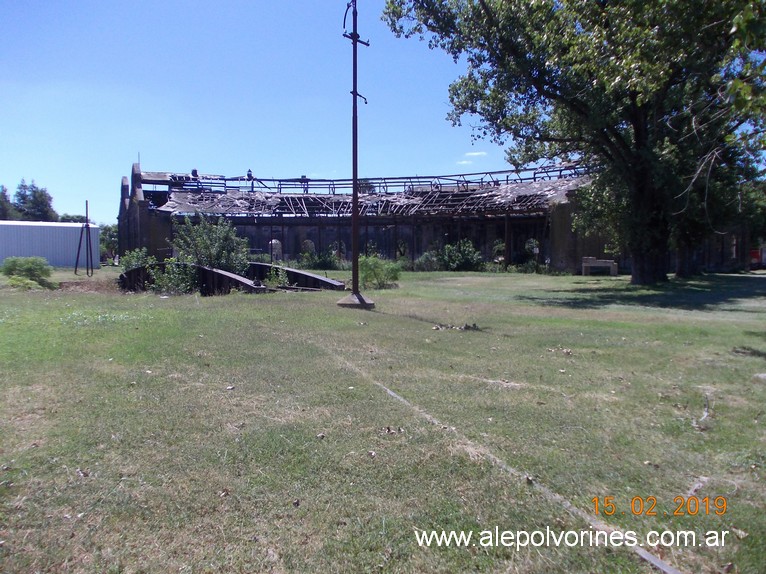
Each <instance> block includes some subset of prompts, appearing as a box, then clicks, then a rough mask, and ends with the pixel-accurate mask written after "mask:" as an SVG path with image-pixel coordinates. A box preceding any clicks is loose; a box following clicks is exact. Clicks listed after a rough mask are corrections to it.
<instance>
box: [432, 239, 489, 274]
mask: <svg viewBox="0 0 766 574" xmlns="http://www.w3.org/2000/svg"><path fill="white" fill-rule="evenodd" d="M440 255H441V263H442V266H443V267H444V269H445V270H446V271H481V270H483V269H484V260H483V259H482V257H481V252H480V251H478V250H477V249H476V248H475V247H474V246H473V242H471V240H470V239H461V240H460V241H458V242H457V243H454V244H448V245H445V246H444V249H442V252H441V254H440Z"/></svg>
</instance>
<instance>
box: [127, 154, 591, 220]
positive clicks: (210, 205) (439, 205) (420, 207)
mask: <svg viewBox="0 0 766 574" xmlns="http://www.w3.org/2000/svg"><path fill="white" fill-rule="evenodd" d="M588 179H589V176H588V170H587V169H586V168H585V167H584V166H582V165H579V164H566V165H555V166H547V167H541V168H537V169H534V170H532V169H530V170H524V171H497V172H485V173H469V174H459V175H447V176H412V177H393V178H391V177H389V178H371V179H363V180H360V189H359V209H360V215H362V216H372V217H374V216H382V217H385V216H388V217H397V216H402V217H407V216H461V215H500V214H511V215H512V214H525V215H526V214H532V213H543V212H545V211H546V210H547V209H548V208H549V207H550V205H551V204H553V203H559V202H564V201H566V197H567V193H569V192H570V191H573V190H575V189H577V188H579V187H582V186H583V185H585V183H586V182H587V181H588ZM141 184H142V187H143V192H144V194H145V195H146V196H147V197H148V198H149V199H150V201H151V204H152V207H151V208H152V209H154V210H157V211H159V212H163V213H169V214H171V215H174V216H182V215H192V214H196V213H202V214H208V215H222V216H229V217H233V216H238V217H309V218H312V217H350V216H351V208H352V205H351V190H352V180H350V179H341V180H328V179H311V178H307V177H305V176H302V177H299V178H292V179H260V178H254V177H252V175H250V173H249V172H248V175H246V176H238V177H224V176H217V175H201V174H198V173H197V171H196V170H194V171H192V173H191V174H177V173H166V172H141Z"/></svg>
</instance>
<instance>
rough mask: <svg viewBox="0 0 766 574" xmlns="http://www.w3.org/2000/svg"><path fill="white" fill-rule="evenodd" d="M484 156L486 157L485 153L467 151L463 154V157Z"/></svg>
mask: <svg viewBox="0 0 766 574" xmlns="http://www.w3.org/2000/svg"><path fill="white" fill-rule="evenodd" d="M485 155H487V152H485V151H469V152H468V153H467V154H465V157H483V156H485Z"/></svg>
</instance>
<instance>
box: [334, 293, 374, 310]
mask: <svg viewBox="0 0 766 574" xmlns="http://www.w3.org/2000/svg"><path fill="white" fill-rule="evenodd" d="M338 306H339V307H356V308H357V309H374V308H375V302H374V301H373V300H372V299H367V298H366V297H364V296H363V295H362V294H361V293H351V294H350V295H347V296H345V297H344V298H343V299H341V300H340V301H338Z"/></svg>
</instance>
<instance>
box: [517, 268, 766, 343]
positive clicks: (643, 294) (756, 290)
mask: <svg viewBox="0 0 766 574" xmlns="http://www.w3.org/2000/svg"><path fill="white" fill-rule="evenodd" d="M582 285H583V286H582V287H580V288H574V289H561V290H546V291H545V292H544V293H542V294H541V295H540V296H531V295H527V296H521V297H520V299H522V300H526V301H529V302H530V303H537V304H539V305H545V306H555V307H568V308H572V309H598V308H601V307H605V306H608V305H635V306H640V307H660V308H669V309H683V310H689V311H712V310H719V311H721V310H732V311H734V310H738V309H736V308H727V307H726V305H727V303H730V304H734V303H736V302H739V301H742V300H748V299H758V298H764V299H765V301H764V305H763V308H762V309H748V312H752V313H766V275H763V274H757V275H756V274H741V275H704V276H700V277H695V278H693V279H688V280H672V281H670V282H668V283H666V284H664V285H658V286H654V287H645V286H635V285H630V284H626V283H615V282H614V281H613V280H610V279H604V280H599V279H593V278H590V279H586V278H583V282H582ZM764 336H766V334H764Z"/></svg>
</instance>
